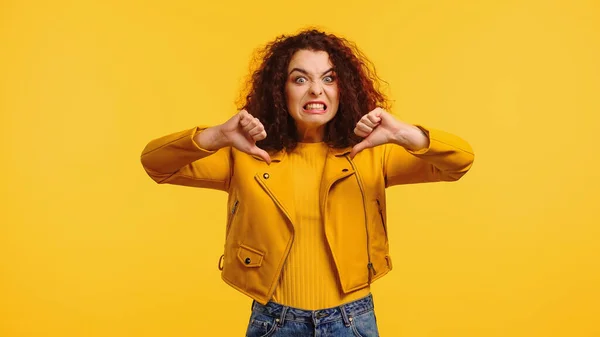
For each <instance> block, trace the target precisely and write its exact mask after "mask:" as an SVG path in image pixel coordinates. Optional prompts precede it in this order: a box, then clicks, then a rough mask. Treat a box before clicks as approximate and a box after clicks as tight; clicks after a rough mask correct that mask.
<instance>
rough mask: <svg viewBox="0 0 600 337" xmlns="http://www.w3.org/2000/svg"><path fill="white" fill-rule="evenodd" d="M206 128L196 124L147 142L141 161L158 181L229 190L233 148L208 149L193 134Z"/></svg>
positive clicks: (150, 174) (147, 171)
mask: <svg viewBox="0 0 600 337" xmlns="http://www.w3.org/2000/svg"><path fill="white" fill-rule="evenodd" d="M205 128H206V127H195V128H193V129H190V130H185V131H181V132H177V133H173V134H170V135H167V136H164V137H160V138H158V139H154V140H152V141H150V143H148V145H146V147H145V148H144V150H143V151H142V155H141V162H142V166H143V167H144V170H146V173H148V175H149V176H150V177H151V178H152V179H153V180H154V181H156V182H157V183H159V184H174V185H184V186H192V187H201V188H210V189H217V190H222V191H227V190H228V188H229V181H230V177H231V167H232V165H231V161H232V160H231V148H230V147H226V148H222V149H219V150H217V151H208V150H205V149H203V148H201V147H200V146H198V144H196V142H195V141H194V136H195V135H197V134H198V133H199V132H202V130H204V129H205Z"/></svg>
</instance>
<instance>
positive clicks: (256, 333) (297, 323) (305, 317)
mask: <svg viewBox="0 0 600 337" xmlns="http://www.w3.org/2000/svg"><path fill="white" fill-rule="evenodd" d="M296 336H297V337H308V336H312V337H326V336H335V337H377V336H379V332H378V330H377V319H376V318H375V311H374V306H373V297H372V295H371V294H369V295H368V296H366V297H364V298H361V299H359V300H356V301H354V302H350V303H346V304H344V305H341V306H339V307H335V308H330V309H323V310H302V309H296V308H292V307H286V306H283V305H281V304H277V303H274V302H269V303H267V305H262V304H260V303H258V302H256V301H254V302H253V303H252V314H251V315H250V322H249V323H248V330H247V331H246V337H296Z"/></svg>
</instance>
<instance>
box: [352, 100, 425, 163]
mask: <svg viewBox="0 0 600 337" xmlns="http://www.w3.org/2000/svg"><path fill="white" fill-rule="evenodd" d="M354 133H355V134H356V135H357V136H360V137H363V138H364V140H363V141H362V142H360V143H358V144H356V145H355V146H354V147H353V148H352V151H351V152H350V158H354V156H356V154H357V153H359V152H360V151H362V150H364V149H368V148H372V147H375V146H378V145H382V144H387V143H394V144H398V145H400V146H403V147H404V148H406V149H408V150H413V151H415V150H418V149H422V148H426V147H427V146H429V139H428V137H427V136H426V135H425V134H424V133H423V132H422V131H421V129H419V128H417V127H416V126H414V125H410V124H407V123H404V122H401V121H399V120H397V119H395V118H394V117H393V116H392V115H391V114H390V113H388V112H387V111H385V110H383V109H381V108H376V109H374V110H373V111H371V112H369V113H368V114H366V115H364V116H363V117H362V118H361V119H360V121H358V123H356V128H354Z"/></svg>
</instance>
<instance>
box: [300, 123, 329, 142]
mask: <svg viewBox="0 0 600 337" xmlns="http://www.w3.org/2000/svg"><path fill="white" fill-rule="evenodd" d="M324 135H325V127H324V126H320V127H318V128H298V136H299V141H300V142H302V143H320V142H322V141H323V138H324Z"/></svg>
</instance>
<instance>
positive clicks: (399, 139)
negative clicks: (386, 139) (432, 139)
mask: <svg viewBox="0 0 600 337" xmlns="http://www.w3.org/2000/svg"><path fill="white" fill-rule="evenodd" d="M393 143H394V144H397V145H400V146H402V147H404V148H405V149H407V150H409V151H421V150H424V149H426V148H428V147H429V137H428V136H427V135H426V134H425V132H423V130H421V129H420V128H419V127H417V126H414V125H409V124H407V125H405V127H402V128H400V129H399V130H398V131H397V132H396V133H395V134H394V140H393Z"/></svg>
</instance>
